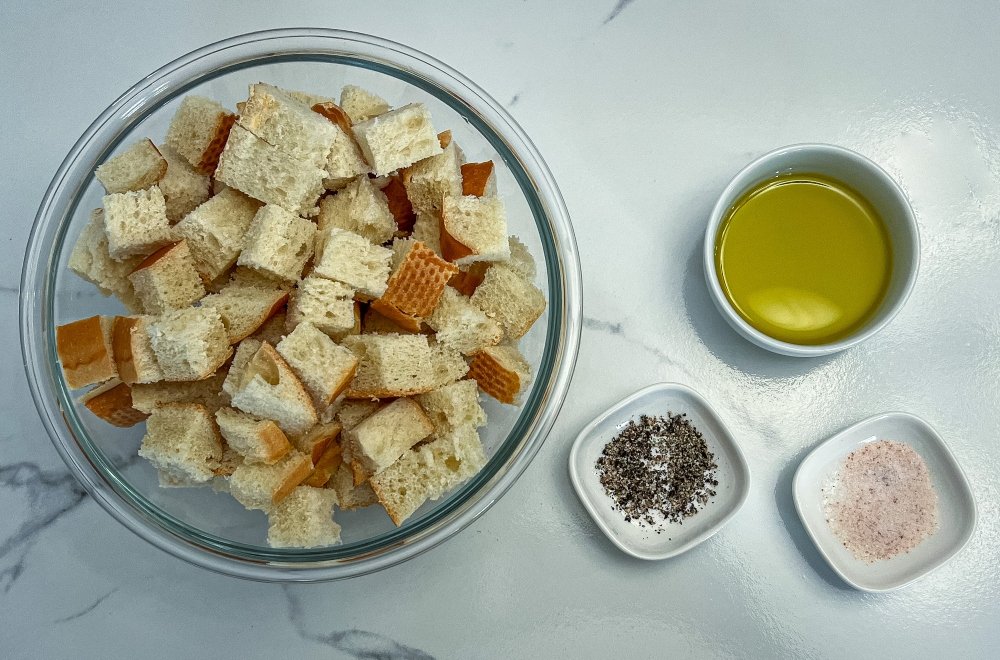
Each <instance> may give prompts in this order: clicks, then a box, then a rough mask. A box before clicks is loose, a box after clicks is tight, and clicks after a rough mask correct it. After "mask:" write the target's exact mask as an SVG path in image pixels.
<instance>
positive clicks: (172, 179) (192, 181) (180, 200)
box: [157, 145, 212, 223]
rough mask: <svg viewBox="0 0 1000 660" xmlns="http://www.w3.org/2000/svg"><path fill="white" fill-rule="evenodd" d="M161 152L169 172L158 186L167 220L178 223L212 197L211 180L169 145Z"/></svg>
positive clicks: (162, 147)
mask: <svg viewBox="0 0 1000 660" xmlns="http://www.w3.org/2000/svg"><path fill="white" fill-rule="evenodd" d="M159 150H160V154H161V155H162V156H163V159H164V160H165V161H167V172H166V174H164V175H163V178H162V179H160V182H159V183H158V184H157V185H158V186H159V187H160V191H161V192H162V193H163V200H164V203H165V204H166V207H167V220H169V221H170V222H171V223H176V222H178V221H179V220H181V219H182V218H183V217H184V216H186V215H187V214H188V213H190V212H191V211H193V210H194V209H195V208H196V207H197V206H198V205H199V204H201V203H202V202H204V201H205V200H207V199H208V198H209V196H210V195H212V185H211V179H209V177H208V176H207V175H205V174H202V173H200V172H199V171H198V170H196V169H194V167H192V166H191V163H189V162H187V160H185V158H184V157H183V156H181V155H180V154H179V153H177V152H176V151H174V150H173V149H171V148H170V147H168V146H167V145H163V146H161V147H160V148H159Z"/></svg>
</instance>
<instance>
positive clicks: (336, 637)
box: [282, 585, 434, 660]
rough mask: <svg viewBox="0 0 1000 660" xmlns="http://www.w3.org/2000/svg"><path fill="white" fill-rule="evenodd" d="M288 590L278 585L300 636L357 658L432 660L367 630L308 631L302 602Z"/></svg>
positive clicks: (372, 659) (424, 654)
mask: <svg viewBox="0 0 1000 660" xmlns="http://www.w3.org/2000/svg"><path fill="white" fill-rule="evenodd" d="M292 589H293V587H292V586H290V585H282V591H283V592H284V594H285V598H286V599H287V600H288V618H289V619H290V620H291V622H292V625H293V626H295V630H296V631H297V632H298V634H299V636H300V637H302V638H303V639H307V640H310V641H313V642H318V643H320V644H325V645H326V646H329V647H330V648H332V649H336V650H337V651H340V652H342V653H346V654H347V655H349V656H351V657H353V658H358V659H359V660H434V656H432V655H430V654H429V653H425V652H424V651H421V650H420V649H416V648H413V647H412V646H406V645H405V644H400V643H399V642H397V641H395V640H393V639H390V638H389V637H386V636H385V635H380V634H379V633H374V632H371V631H368V630H359V629H357V628H348V629H346V630H333V631H331V632H329V633H325V634H324V633H311V632H309V631H307V630H306V629H305V623H304V622H303V620H302V614H303V612H302V603H301V602H299V598H298V597H297V596H296V595H295V594H294V593H292Z"/></svg>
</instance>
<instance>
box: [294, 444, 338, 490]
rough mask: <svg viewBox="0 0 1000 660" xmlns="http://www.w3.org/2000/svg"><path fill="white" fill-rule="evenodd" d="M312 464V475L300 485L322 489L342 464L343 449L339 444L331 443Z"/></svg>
mask: <svg viewBox="0 0 1000 660" xmlns="http://www.w3.org/2000/svg"><path fill="white" fill-rule="evenodd" d="M313 463H314V467H313V471H312V474H310V475H309V477H308V478H307V479H306V480H305V481H303V482H302V483H303V484H304V485H306V486H312V487H314V488H322V487H323V486H325V485H326V484H327V482H329V481H330V477H332V476H333V473H334V472H336V471H337V469H338V468H339V467H340V465H341V463H343V447H341V445H340V443H339V442H331V443H330V445H329V446H328V447H327V448H326V451H324V452H323V454H322V455H321V456H320V457H319V459H318V460H315V461H313Z"/></svg>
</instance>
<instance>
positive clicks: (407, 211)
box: [382, 174, 417, 234]
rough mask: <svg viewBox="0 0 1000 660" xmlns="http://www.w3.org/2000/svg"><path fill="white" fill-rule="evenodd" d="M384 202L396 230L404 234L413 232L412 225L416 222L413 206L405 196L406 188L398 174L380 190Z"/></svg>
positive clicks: (390, 178)
mask: <svg viewBox="0 0 1000 660" xmlns="http://www.w3.org/2000/svg"><path fill="white" fill-rule="evenodd" d="M382 192H383V193H384V194H385V198H386V201H387V202H388V203H389V212H390V213H392V217H393V218H395V220H396V228H397V230H399V231H401V232H403V233H404V234H409V233H410V232H412V231H413V225H414V224H415V223H416V222H417V216H416V214H415V213H414V212H413V204H411V203H410V198H409V197H408V196H407V195H406V186H405V185H404V184H403V179H402V177H400V176H399V175H398V174H393V175H392V176H390V177H389V183H388V184H386V186H385V188H382Z"/></svg>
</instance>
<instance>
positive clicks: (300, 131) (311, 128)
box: [236, 83, 340, 168]
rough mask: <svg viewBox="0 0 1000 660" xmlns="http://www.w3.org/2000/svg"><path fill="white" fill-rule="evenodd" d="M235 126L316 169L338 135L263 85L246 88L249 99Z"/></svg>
mask: <svg viewBox="0 0 1000 660" xmlns="http://www.w3.org/2000/svg"><path fill="white" fill-rule="evenodd" d="M236 123H237V124H238V125H239V126H242V127H243V128H245V129H247V130H248V131H250V132H251V133H253V134H254V135H256V136H257V137H259V138H260V139H261V140H264V141H265V142H267V143H268V144H271V145H274V146H275V147H277V148H279V149H281V150H282V151H284V152H286V153H288V154H289V155H291V156H292V157H293V158H294V159H295V160H297V161H300V162H303V163H308V164H309V165H312V166H314V167H319V168H324V167H326V161H327V156H329V154H330V148H331V147H332V146H333V141H334V139H335V138H336V136H337V133H338V132H340V131H339V130H338V128H337V127H336V126H334V125H333V124H332V123H330V122H329V121H327V120H326V119H325V118H324V117H322V116H321V115H319V114H317V113H315V112H313V111H312V109H311V108H310V107H309V106H307V105H305V104H304V103H302V102H301V101H299V100H297V99H295V98H293V97H291V96H289V95H288V94H287V93H285V92H284V91H282V90H280V89H278V88H277V87H273V86H272V85H267V84H264V83H257V84H255V85H250V97H249V98H248V99H247V100H246V103H245V104H244V105H243V109H242V110H241V111H240V115H239V117H238V118H237V119H236Z"/></svg>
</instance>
